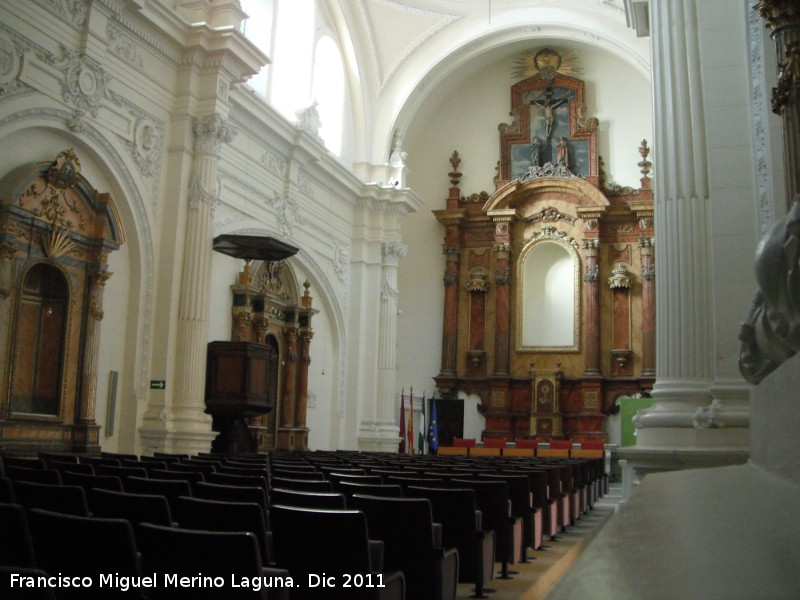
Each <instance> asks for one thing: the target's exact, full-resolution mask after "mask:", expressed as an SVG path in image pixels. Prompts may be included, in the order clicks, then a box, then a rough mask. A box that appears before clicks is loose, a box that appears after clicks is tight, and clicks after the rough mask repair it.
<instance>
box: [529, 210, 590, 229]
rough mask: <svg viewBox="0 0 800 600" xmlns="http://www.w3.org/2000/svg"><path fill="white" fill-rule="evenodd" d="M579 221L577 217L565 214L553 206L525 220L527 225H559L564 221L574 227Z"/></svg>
mask: <svg viewBox="0 0 800 600" xmlns="http://www.w3.org/2000/svg"><path fill="white" fill-rule="evenodd" d="M577 220H578V219H577V217H573V216H572V215H567V214H564V213H562V212H561V211H559V210H558V209H556V208H553V207H552V206H545V207H544V208H543V209H542V210H540V211H539V212H537V213H534V214H532V215H530V216H529V217H527V218H526V219H525V221H526V222H527V223H540V222H541V223H558V222H560V221H564V222H566V223H569V224H570V225H574V224H575V221H577Z"/></svg>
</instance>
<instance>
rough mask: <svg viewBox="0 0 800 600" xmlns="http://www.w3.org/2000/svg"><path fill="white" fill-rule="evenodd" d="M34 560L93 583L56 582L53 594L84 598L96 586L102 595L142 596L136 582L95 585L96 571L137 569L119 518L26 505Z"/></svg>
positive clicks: (130, 572) (62, 599) (131, 573)
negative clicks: (71, 584) (69, 585)
mask: <svg viewBox="0 0 800 600" xmlns="http://www.w3.org/2000/svg"><path fill="white" fill-rule="evenodd" d="M28 521H29V523H30V528H31V536H32V537H33V549H34V552H35V554H36V562H37V565H38V566H39V567H40V568H42V569H44V570H45V571H46V572H47V573H50V574H51V575H52V574H53V573H56V574H58V573H65V574H67V573H68V574H76V575H77V574H80V575H81V576H89V577H91V578H92V580H93V587H92V589H91V590H87V589H84V588H80V587H74V588H59V590H58V599H59V600H86V598H87V596H91V595H93V594H96V593H98V592H100V594H101V596H102V598H103V600H112V599H116V598H120V599H130V598H142V599H144V598H145V595H144V590H143V589H142V588H132V589H130V590H127V591H123V589H122V587H116V586H113V585H112V586H110V587H103V588H102V589H100V588H99V587H98V586H99V581H100V576H101V575H108V574H118V575H120V576H128V577H137V576H140V575H141V570H140V563H139V555H138V554H137V551H136V542H135V540H134V536H133V528H132V527H131V524H130V523H129V522H128V521H126V520H125V519H98V518H94V517H78V516H75V515H65V514H60V513H55V512H50V511H46V510H40V509H32V510H30V511H28Z"/></svg>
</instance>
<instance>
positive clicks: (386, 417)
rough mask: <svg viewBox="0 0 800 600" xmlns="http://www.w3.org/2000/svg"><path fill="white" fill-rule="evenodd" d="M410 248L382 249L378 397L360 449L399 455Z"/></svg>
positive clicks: (364, 423)
mask: <svg viewBox="0 0 800 600" xmlns="http://www.w3.org/2000/svg"><path fill="white" fill-rule="evenodd" d="M407 252H408V247H407V246H405V245H403V244H401V243H400V242H386V243H384V244H383V248H382V256H383V259H382V262H381V271H382V278H381V280H382V283H381V292H380V293H381V304H380V313H379V329H378V381H377V383H378V395H377V399H376V401H375V402H376V404H375V407H374V418H373V419H365V420H364V421H362V423H361V426H360V428H359V435H358V440H359V448H361V449H362V450H376V451H385V452H397V446H398V444H399V443H400V437H399V436H400V435H401V434H402V433H403V432H400V431H399V429H398V427H397V425H396V424H395V420H394V413H395V410H394V409H395V389H396V375H397V312H398V301H397V298H398V291H397V267H398V265H399V263H400V259H401V258H402V257H403V256H405V255H406V253H407Z"/></svg>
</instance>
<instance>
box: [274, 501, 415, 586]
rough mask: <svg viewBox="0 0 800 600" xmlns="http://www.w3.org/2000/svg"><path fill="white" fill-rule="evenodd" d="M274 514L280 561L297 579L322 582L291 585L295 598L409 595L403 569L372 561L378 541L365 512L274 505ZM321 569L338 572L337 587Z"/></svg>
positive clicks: (275, 535)
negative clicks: (379, 565) (391, 569)
mask: <svg viewBox="0 0 800 600" xmlns="http://www.w3.org/2000/svg"><path fill="white" fill-rule="evenodd" d="M271 515H272V536H273V542H274V544H275V560H276V562H277V564H278V566H279V567H283V568H285V569H288V571H289V572H290V573H291V574H292V577H295V578H297V580H298V581H301V582H303V583H306V582H312V583H317V584H318V585H316V586H313V587H312V586H311V585H303V586H302V587H298V588H295V589H293V590H292V592H293V593H292V600H340V599H341V600H389V599H391V600H403V599H404V598H405V579H404V577H403V574H402V572H400V571H394V572H388V573H384V572H382V571H381V570H379V569H377V568H376V567H374V566H373V565H375V560H374V558H373V556H374V555H373V554H372V552H371V548H375V545H372V546H371V545H370V541H369V537H368V534H367V519H366V517H365V516H364V513H362V512H360V511H355V510H315V509H310V508H299V507H293V506H282V505H274V506H273V507H272V509H271ZM323 573H324V574H325V576H326V577H332V578H334V581H335V587H332V586H325V587H323V586H322V585H321V583H322V582H321V580H320V577H321V576H322V574H323ZM359 584H360V585H359ZM348 585H349V587H347V586H348ZM368 585H372V586H378V585H382V586H383V587H368Z"/></svg>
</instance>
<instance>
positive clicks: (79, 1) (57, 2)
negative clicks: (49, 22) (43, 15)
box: [37, 0, 89, 27]
mask: <svg viewBox="0 0 800 600" xmlns="http://www.w3.org/2000/svg"><path fill="white" fill-rule="evenodd" d="M37 2H38V3H39V4H41V5H42V6H44V7H45V8H47V9H49V10H53V11H55V12H56V13H57V14H59V15H61V16H62V17H65V18H66V20H67V22H69V23H72V24H73V25H76V26H78V27H80V26H82V25H83V24H84V23H85V22H86V17H87V16H88V14H89V0H37Z"/></svg>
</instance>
